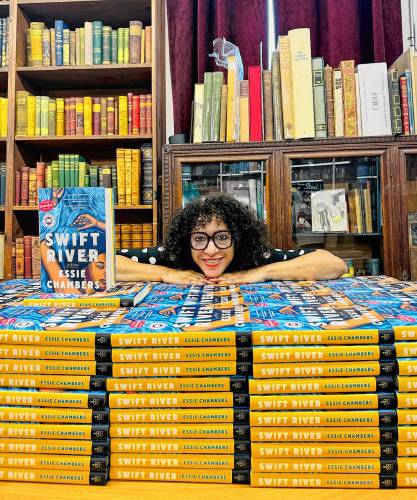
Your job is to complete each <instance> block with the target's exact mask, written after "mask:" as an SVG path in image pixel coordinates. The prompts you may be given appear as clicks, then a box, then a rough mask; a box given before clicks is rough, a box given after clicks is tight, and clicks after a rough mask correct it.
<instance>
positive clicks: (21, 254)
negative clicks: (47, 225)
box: [12, 236, 41, 279]
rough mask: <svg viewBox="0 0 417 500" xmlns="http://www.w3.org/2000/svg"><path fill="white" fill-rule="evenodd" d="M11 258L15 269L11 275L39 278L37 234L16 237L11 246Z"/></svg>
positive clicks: (39, 265)
mask: <svg viewBox="0 0 417 500" xmlns="http://www.w3.org/2000/svg"><path fill="white" fill-rule="evenodd" d="M12 259H14V270H15V273H14V274H13V277H15V278H17V279H22V278H35V279H39V278H40V275H41V255H40V248H39V236H23V237H18V238H16V239H15V241H14V242H13V246H12ZM12 267H13V266H12Z"/></svg>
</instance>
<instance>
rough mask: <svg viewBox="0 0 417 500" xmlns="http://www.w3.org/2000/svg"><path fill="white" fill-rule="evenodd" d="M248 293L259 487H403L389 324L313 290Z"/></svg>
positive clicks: (272, 287)
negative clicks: (399, 483)
mask: <svg viewBox="0 0 417 500" xmlns="http://www.w3.org/2000/svg"><path fill="white" fill-rule="evenodd" d="M342 281H343V280H342ZM345 287H346V283H345ZM241 292H242V295H243V298H244V302H245V304H248V307H249V313H250V318H251V324H252V343H253V379H252V380H250V385H249V392H250V408H251V412H250V425H251V443H252V479H251V484H252V485H253V486H270V487H306V486H310V487H315V488H318V487H324V488H325V487H332V488H347V487H351V488H355V487H356V488H358V487H363V488H393V487H395V465H396V462H395V457H396V446H395V442H396V427H395V424H396V413H395V407H396V405H395V402H396V400H395V394H394V390H393V385H394V380H393V375H394V373H395V349H394V346H393V344H392V343H391V342H392V340H393V336H392V330H391V326H390V324H389V323H388V322H385V321H384V320H383V319H382V317H381V316H380V315H379V314H377V313H376V312H374V311H373V310H372V309H370V308H367V307H364V306H360V305H358V304H354V303H353V302H352V301H351V300H349V298H348V297H346V296H345V295H344V294H343V293H341V292H339V291H338V290H333V289H332V288H331V287H326V286H323V285H319V287H318V288H317V283H314V282H304V283H302V282H301V283H295V282H294V283H291V282H284V283H266V284H259V285H242V286H241ZM359 330H360V331H359ZM380 344H382V345H380Z"/></svg>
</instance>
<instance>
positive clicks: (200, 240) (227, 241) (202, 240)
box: [190, 231, 233, 250]
mask: <svg viewBox="0 0 417 500" xmlns="http://www.w3.org/2000/svg"><path fill="white" fill-rule="evenodd" d="M210 240H212V241H213V243H214V244H215V245H216V247H217V248H219V249H220V250H224V249H226V248H229V247H231V246H232V243H233V238H232V233H231V232H230V231H216V232H215V233H213V234H212V235H211V236H209V235H208V234H206V233H200V232H197V233H191V234H190V245H191V248H193V249H194V250H205V249H206V248H207V247H208V244H209V243H210Z"/></svg>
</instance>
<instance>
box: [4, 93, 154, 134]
mask: <svg viewBox="0 0 417 500" xmlns="http://www.w3.org/2000/svg"><path fill="white" fill-rule="evenodd" d="M4 101H5V102H4ZM3 108H5V109H6V114H5V115H4V116H5V117H6V118H5V119H4V120H1V122H0V133H1V134H3V133H4V136H6V135H7V99H0V116H3V113H2V110H3ZM3 121H4V122H5V125H4V126H3V128H2V124H3ZM132 134H133V135H139V134H141V135H151V134H152V95H151V94H141V95H134V94H133V93H132V92H129V93H128V94H127V95H122V96H115V97H114V96H111V97H91V96H84V97H82V96H81V97H80V96H77V97H57V98H50V97H49V96H47V95H46V96H44V95H42V96H40V95H37V96H34V95H32V94H30V93H29V92H26V91H24V90H18V91H17V92H16V135H17V136H22V137H42V136H44V137H48V136H50V137H55V136H59V137H60V136H98V135H100V136H114V135H132Z"/></svg>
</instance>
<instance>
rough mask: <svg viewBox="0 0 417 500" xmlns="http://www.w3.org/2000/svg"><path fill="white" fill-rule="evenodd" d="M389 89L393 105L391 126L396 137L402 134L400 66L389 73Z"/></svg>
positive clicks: (394, 67) (391, 69)
mask: <svg viewBox="0 0 417 500" xmlns="http://www.w3.org/2000/svg"><path fill="white" fill-rule="evenodd" d="M388 88H389V95H390V104H391V124H392V133H393V134H394V135H397V134H402V131H403V128H402V121H401V98H400V81H399V75H398V66H392V67H391V68H390V69H389V71H388Z"/></svg>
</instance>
